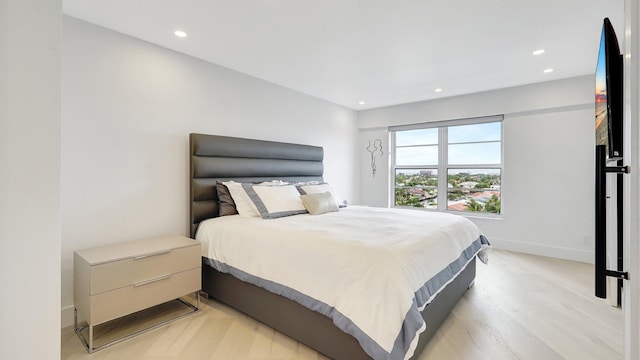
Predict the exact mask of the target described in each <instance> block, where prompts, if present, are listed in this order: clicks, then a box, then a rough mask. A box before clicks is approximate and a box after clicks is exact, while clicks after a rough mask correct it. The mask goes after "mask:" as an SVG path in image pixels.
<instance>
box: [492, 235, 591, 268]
mask: <svg viewBox="0 0 640 360" xmlns="http://www.w3.org/2000/svg"><path fill="white" fill-rule="evenodd" d="M489 242H490V243H491V246H492V247H494V248H496V249H502V250H509V251H516V252H522V253H527V254H533V255H541V256H547V257H553V258H558V259H565V260H572V261H579V262H585V263H590V264H593V262H594V255H593V250H591V251H587V250H580V249H570V248H564V247H559V246H550V245H546V244H532V243H525V242H519V241H511V240H502V239H494V238H491V239H490V240H489ZM489 256H491V255H489Z"/></svg>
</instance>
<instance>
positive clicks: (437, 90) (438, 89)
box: [433, 88, 442, 92]
mask: <svg viewBox="0 0 640 360" xmlns="http://www.w3.org/2000/svg"><path fill="white" fill-rule="evenodd" d="M433 91H435V92H442V89H440V88H437V89H435V90H433Z"/></svg>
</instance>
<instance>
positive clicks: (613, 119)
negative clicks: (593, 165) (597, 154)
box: [595, 18, 623, 160]
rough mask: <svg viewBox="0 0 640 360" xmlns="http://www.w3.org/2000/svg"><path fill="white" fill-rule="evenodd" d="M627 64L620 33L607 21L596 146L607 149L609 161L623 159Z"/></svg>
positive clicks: (600, 69)
mask: <svg viewBox="0 0 640 360" xmlns="http://www.w3.org/2000/svg"><path fill="white" fill-rule="evenodd" d="M622 65H623V60H622V56H621V54H620V48H619V46H618V39H617V37H616V33H615V31H614V29H613V26H612V25H611V22H610V21H609V19H607V18H605V19H604V24H603V25H602V35H601V36H600V50H599V53H598V65H597V66H596V89H595V90H596V93H595V102H596V109H595V110H596V145H604V146H605V147H606V154H607V156H608V158H609V160H619V159H622V112H623V109H622V97H623V73H622Z"/></svg>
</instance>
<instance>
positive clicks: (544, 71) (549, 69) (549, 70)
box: [542, 68, 553, 74]
mask: <svg viewBox="0 0 640 360" xmlns="http://www.w3.org/2000/svg"><path fill="white" fill-rule="evenodd" d="M542 72H543V73H545V74H548V73H550V72H553V69H552V68H548V69H544V70H542Z"/></svg>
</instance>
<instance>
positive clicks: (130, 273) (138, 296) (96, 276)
mask: <svg viewBox="0 0 640 360" xmlns="http://www.w3.org/2000/svg"><path fill="white" fill-rule="evenodd" d="M201 263H202V260H201V255H200V242H199V241H196V240H193V239H190V238H187V237H184V236H178V235H176V236H167V237H160V238H153V239H145V240H139V241H132V242H126V243H119V244H114V245H108V246H103V247H99V248H93V249H85V250H78V251H76V252H75V253H74V270H73V275H74V282H73V284H74V291H73V298H74V303H75V319H74V328H75V332H76V334H78V337H79V338H80V340H81V341H82V342H83V343H84V344H85V346H86V347H87V350H88V351H89V352H90V353H91V352H93V351H95V350H99V349H101V348H103V347H105V346H108V345H113V344H115V343H117V342H120V341H122V340H125V339H128V338H130V337H132V336H134V335H137V334H139V333H142V332H145V331H148V330H151V329H153V328H156V327H158V326H161V325H164V324H166V323H168V322H171V321H174V320H176V319H178V318H180V317H182V316H184V315H182V316H179V317H176V318H172V319H169V320H167V321H163V322H162V323H160V324H156V325H153V326H151V327H149V328H146V329H144V330H141V331H137V332H135V333H133V334H130V335H128V336H125V337H123V338H120V339H118V340H115V341H112V342H109V343H107V344H103V345H100V346H98V347H94V339H93V336H94V331H93V330H94V329H93V328H94V326H96V325H99V324H102V323H105V322H107V321H110V320H113V319H116V318H119V317H123V316H126V315H129V314H132V313H134V312H137V311H140V310H144V309H147V308H149V307H152V306H155V305H158V304H162V303H165V302H168V301H172V300H176V299H178V300H180V301H181V302H182V303H184V304H185V305H187V306H189V307H190V308H191V309H192V311H191V312H189V313H188V314H190V313H193V312H196V311H198V307H199V306H200V297H199V296H200V295H199V293H198V291H199V290H200V287H201V277H202V273H201ZM190 293H196V299H197V303H196V305H195V306H194V305H192V304H190V303H189V302H187V301H184V300H182V299H180V297H182V296H185V295H187V294H190ZM188 314H187V315H188ZM78 316H80V317H81V318H82V319H83V320H84V321H86V322H87V325H85V326H82V327H79V326H78ZM87 328H88V336H87V337H88V339H86V338H85V337H84V336H83V335H82V331H83V330H85V329H87Z"/></svg>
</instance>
